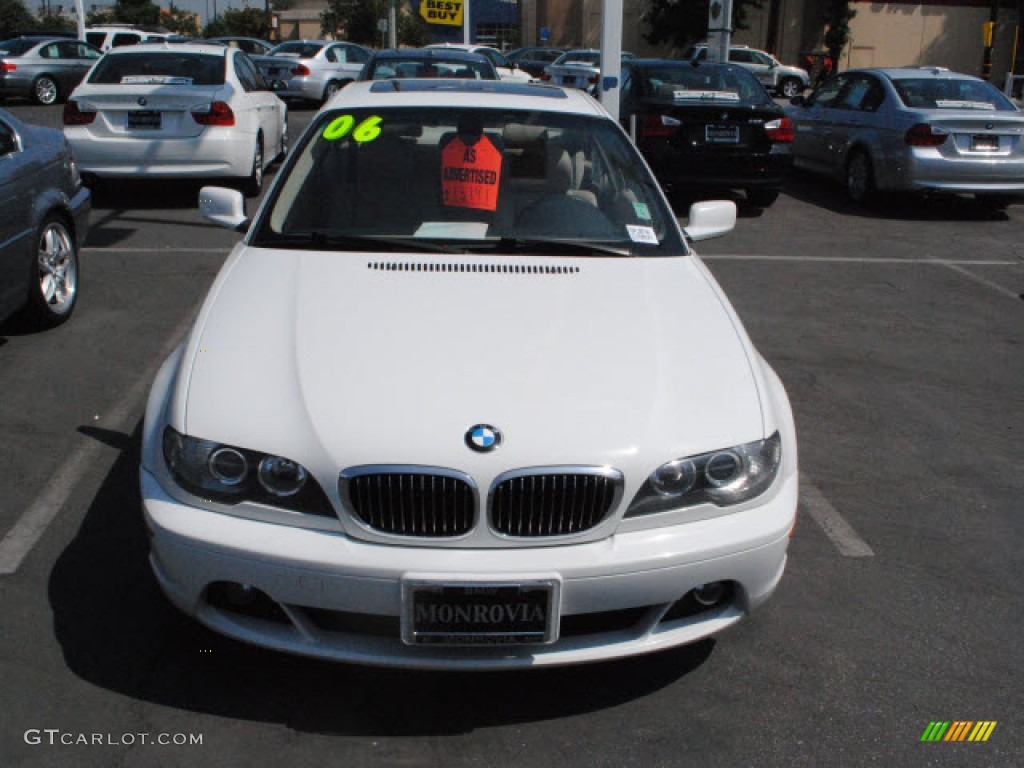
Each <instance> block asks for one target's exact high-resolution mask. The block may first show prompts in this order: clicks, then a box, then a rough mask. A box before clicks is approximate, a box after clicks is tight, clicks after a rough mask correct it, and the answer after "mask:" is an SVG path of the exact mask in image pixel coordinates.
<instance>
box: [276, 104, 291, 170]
mask: <svg viewBox="0 0 1024 768" xmlns="http://www.w3.org/2000/svg"><path fill="white" fill-rule="evenodd" d="M287 156H288V113H287V112H286V113H285V116H284V127H283V128H282V129H281V141H280V143H279V144H278V145H277V157H275V158H274V160H275V161H276V162H279V163H283V162H284V159H285V158H286V157H287Z"/></svg>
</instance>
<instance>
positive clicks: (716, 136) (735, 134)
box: [704, 125, 740, 144]
mask: <svg viewBox="0 0 1024 768" xmlns="http://www.w3.org/2000/svg"><path fill="white" fill-rule="evenodd" d="M704 141H705V142H707V143H708V144H739V141H740V128H739V126H738V125H705V126H704Z"/></svg>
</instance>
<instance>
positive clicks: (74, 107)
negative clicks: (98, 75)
mask: <svg viewBox="0 0 1024 768" xmlns="http://www.w3.org/2000/svg"><path fill="white" fill-rule="evenodd" d="M95 119H96V110H95V109H82V108H81V107H80V106H78V102H77V101H66V102H64V125H88V124H89V123H91V122H92V121H93V120H95Z"/></svg>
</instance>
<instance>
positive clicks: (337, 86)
mask: <svg viewBox="0 0 1024 768" xmlns="http://www.w3.org/2000/svg"><path fill="white" fill-rule="evenodd" d="M346 85H348V83H347V82H345V83H342V82H339V81H338V80H331V81H330V82H329V83H327V85H325V86H324V100H323V103H324V104H326V103H327V102H328V101H330V100H331V97H332V96H334V94H336V93H337V92H338V91H340V90H341V89H342V88H344V87H345V86H346Z"/></svg>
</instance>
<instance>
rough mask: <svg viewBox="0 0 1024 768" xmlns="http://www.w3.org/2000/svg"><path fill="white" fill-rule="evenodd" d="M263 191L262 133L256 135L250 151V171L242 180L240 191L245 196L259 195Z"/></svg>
mask: <svg viewBox="0 0 1024 768" xmlns="http://www.w3.org/2000/svg"><path fill="white" fill-rule="evenodd" d="M261 192H263V134H262V133H261V134H259V135H258V136H257V137H256V149H255V150H253V153H252V172H251V173H250V174H249V176H248V177H247V178H246V179H245V181H244V182H242V193H243V194H244V195H245V196H246V197H259V196H260V193H261Z"/></svg>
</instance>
